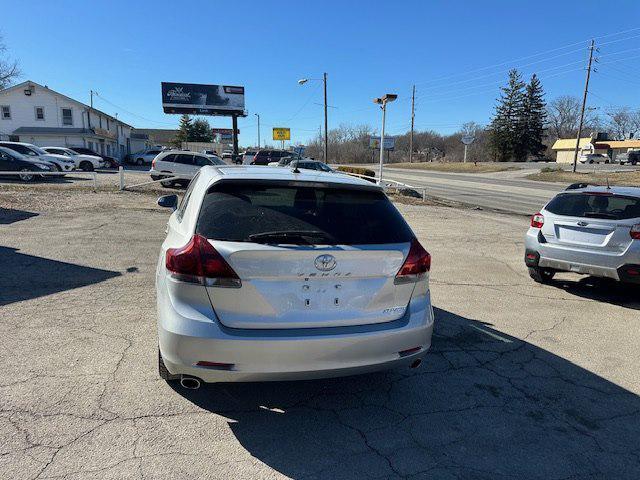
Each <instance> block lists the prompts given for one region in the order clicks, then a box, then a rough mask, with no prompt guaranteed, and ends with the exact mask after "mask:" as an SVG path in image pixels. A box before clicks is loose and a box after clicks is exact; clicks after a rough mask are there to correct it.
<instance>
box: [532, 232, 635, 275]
mask: <svg viewBox="0 0 640 480" xmlns="http://www.w3.org/2000/svg"><path fill="white" fill-rule="evenodd" d="M538 233H539V231H538V230H537V229H534V228H531V229H530V230H529V232H527V236H526V239H525V264H526V265H527V266H528V267H535V266H539V267H541V268H552V269H554V270H560V271H565V272H574V273H580V274H584V275H593V276H596V277H605V278H612V279H614V280H618V281H625V282H629V281H631V282H633V283H636V281H637V280H636V278H635V277H636V276H635V275H631V274H629V273H628V271H629V269H631V271H633V270H634V269H633V267H634V266H637V265H638V264H640V242H635V241H634V242H632V243H631V245H630V246H629V248H628V249H627V250H626V251H624V252H622V253H602V252H595V251H589V250H580V249H576V248H567V247H564V246H559V245H554V244H550V243H544V242H541V241H540V240H539V236H538ZM639 283H640V282H639Z"/></svg>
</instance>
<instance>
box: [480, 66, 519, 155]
mask: <svg viewBox="0 0 640 480" xmlns="http://www.w3.org/2000/svg"><path fill="white" fill-rule="evenodd" d="M500 90H501V94H500V98H499V99H498V104H497V105H496V111H495V114H494V116H493V119H492V121H491V125H490V126H489V132H490V147H491V150H492V152H493V155H494V158H495V159H496V160H498V161H501V162H505V161H508V160H510V159H512V158H513V159H515V160H524V159H525V158H526V155H527V153H526V152H527V148H526V142H525V138H526V136H525V134H524V131H523V130H524V128H523V127H524V97H525V84H524V82H523V81H522V77H521V76H520V73H518V71H517V70H515V69H514V70H511V71H510V72H509V82H508V84H507V86H505V87H501V88H500Z"/></svg>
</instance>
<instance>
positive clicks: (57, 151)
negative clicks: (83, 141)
mask: <svg viewBox="0 0 640 480" xmlns="http://www.w3.org/2000/svg"><path fill="white" fill-rule="evenodd" d="M43 150H44V151H45V152H48V153H52V154H54V155H63V156H65V157H67V158H69V159H71V160H73V162H74V163H75V166H76V168H78V169H80V170H84V171H85V172H90V171H92V170H95V169H96V168H101V167H103V166H104V162H103V160H102V159H101V158H100V157H96V156H93V155H81V154H79V153H77V152H76V151H75V150H71V149H70V148H64V147H43Z"/></svg>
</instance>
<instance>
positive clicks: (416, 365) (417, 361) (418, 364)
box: [409, 358, 422, 368]
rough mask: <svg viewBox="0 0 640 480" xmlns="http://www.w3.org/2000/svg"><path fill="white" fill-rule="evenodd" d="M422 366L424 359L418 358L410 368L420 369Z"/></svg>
mask: <svg viewBox="0 0 640 480" xmlns="http://www.w3.org/2000/svg"><path fill="white" fill-rule="evenodd" d="M420 365H422V359H421V358H416V359H415V360H414V361H413V363H412V364H411V365H409V367H411V368H418V367H419V366H420Z"/></svg>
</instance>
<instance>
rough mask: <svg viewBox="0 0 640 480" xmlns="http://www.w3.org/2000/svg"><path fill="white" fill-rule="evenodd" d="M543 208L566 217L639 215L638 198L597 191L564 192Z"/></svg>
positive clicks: (618, 217) (612, 217)
mask: <svg viewBox="0 0 640 480" xmlns="http://www.w3.org/2000/svg"><path fill="white" fill-rule="evenodd" d="M545 210H547V211H549V212H551V213H553V214H555V215H564V216H567V217H582V218H602V219H609V220H628V219H630V218H638V217H640V198H636V197H628V196H624V195H613V194H606V193H604V194H598V193H588V192H587V193H564V194H560V195H558V196H557V197H556V198H554V199H553V200H551V202H549V204H548V205H547V206H546V207H545Z"/></svg>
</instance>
